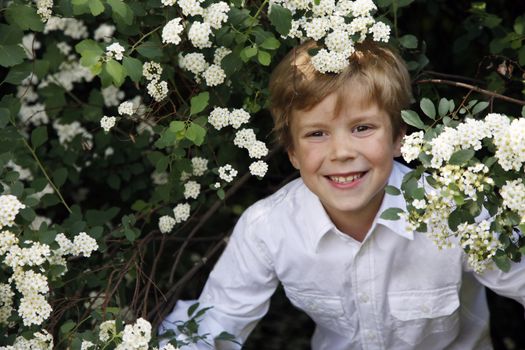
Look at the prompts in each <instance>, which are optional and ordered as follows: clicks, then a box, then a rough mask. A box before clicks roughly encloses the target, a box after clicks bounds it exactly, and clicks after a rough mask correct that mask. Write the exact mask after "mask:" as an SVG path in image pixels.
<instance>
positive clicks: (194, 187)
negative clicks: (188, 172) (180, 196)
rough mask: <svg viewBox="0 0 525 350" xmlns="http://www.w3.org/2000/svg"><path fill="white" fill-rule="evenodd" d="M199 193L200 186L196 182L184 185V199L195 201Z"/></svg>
mask: <svg viewBox="0 0 525 350" xmlns="http://www.w3.org/2000/svg"><path fill="white" fill-rule="evenodd" d="M199 193H201V185H200V184H199V183H197V182H196V181H188V182H186V183H185V184H184V198H186V199H188V198H193V199H197V197H198V196H199Z"/></svg>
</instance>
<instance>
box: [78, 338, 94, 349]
mask: <svg viewBox="0 0 525 350" xmlns="http://www.w3.org/2000/svg"><path fill="white" fill-rule="evenodd" d="M93 347H95V344H93V343H92V342H90V341H89V340H82V344H81V345H80V350H89V349H91V348H93Z"/></svg>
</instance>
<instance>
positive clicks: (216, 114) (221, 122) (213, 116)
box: [208, 107, 230, 130]
mask: <svg viewBox="0 0 525 350" xmlns="http://www.w3.org/2000/svg"><path fill="white" fill-rule="evenodd" d="M208 122H209V123H210V124H211V125H212V126H213V127H214V128H215V129H217V130H221V129H222V128H224V127H225V126H228V125H230V112H229V111H228V110H227V109H226V108H222V107H215V108H214V109H213V111H211V113H210V116H209V117H208Z"/></svg>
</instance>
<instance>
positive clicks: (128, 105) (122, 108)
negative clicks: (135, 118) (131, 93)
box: [118, 101, 133, 115]
mask: <svg viewBox="0 0 525 350" xmlns="http://www.w3.org/2000/svg"><path fill="white" fill-rule="evenodd" d="M118 114H120V115H133V102H131V101H126V102H122V103H121V104H120V105H119V106H118Z"/></svg>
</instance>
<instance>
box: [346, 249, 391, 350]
mask: <svg viewBox="0 0 525 350" xmlns="http://www.w3.org/2000/svg"><path fill="white" fill-rule="evenodd" d="M370 249H371V244H370V240H368V241H366V242H364V243H363V245H362V246H361V249H360V250H359V251H358V252H357V254H356V256H355V259H354V264H353V277H354V278H353V279H354V283H353V285H354V300H355V305H356V311H357V313H358V315H357V316H358V317H357V318H358V320H359V337H360V339H361V345H362V348H363V349H364V350H365V349H370V350H378V349H384V345H383V339H382V335H381V330H380V329H379V328H378V323H377V322H376V317H377V305H376V302H375V300H374V295H375V291H374V289H375V288H374V278H373V276H374V275H375V273H374V260H373V257H372V255H371V253H370Z"/></svg>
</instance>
